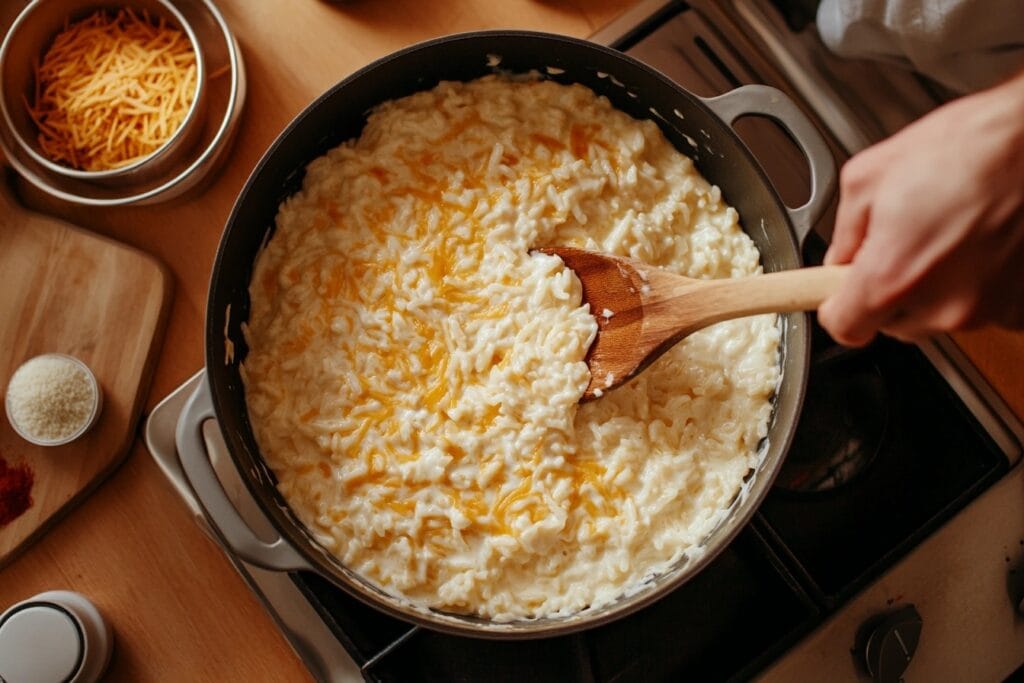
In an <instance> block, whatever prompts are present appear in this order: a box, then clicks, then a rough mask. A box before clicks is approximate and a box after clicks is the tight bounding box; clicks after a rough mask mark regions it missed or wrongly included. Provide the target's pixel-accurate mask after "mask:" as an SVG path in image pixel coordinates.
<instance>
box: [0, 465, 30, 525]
mask: <svg viewBox="0 0 1024 683" xmlns="http://www.w3.org/2000/svg"><path fill="white" fill-rule="evenodd" d="M30 507H32V470H31V469H30V468H29V466H28V465H19V466H18V467H9V466H8V465H7V461H6V460H4V458H3V456H2V455H0V527H3V526H6V525H7V524H9V523H10V522H13V521H14V520H15V519H17V518H18V517H20V516H21V514H22V513H23V512H25V510H28V509H29V508H30Z"/></svg>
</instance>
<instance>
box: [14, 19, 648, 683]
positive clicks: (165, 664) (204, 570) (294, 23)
mask: <svg viewBox="0 0 1024 683" xmlns="http://www.w3.org/2000/svg"><path fill="white" fill-rule="evenodd" d="M24 4H25V2H24V0H14V1H11V2H3V3H0V27H2V28H3V30H4V31H6V27H7V26H8V25H9V24H10V22H11V21H12V20H13V17H14V16H15V15H16V13H17V12H18V11H19V10H20V9H21V7H22V6H24ZM631 4H632V0H590V1H588V2H570V1H568V0H566V1H562V0H507V1H506V2H501V3H496V2H489V1H487V0H452V1H441V0H390V1H387V2H382V1H380V0H350V1H349V2H338V3H329V2H324V1H322V0H288V1H287V2H278V1H274V0H256V1H253V0H217V6H218V7H219V8H220V9H221V10H222V12H223V13H224V15H225V17H226V19H227V21H228V23H229V24H230V26H231V28H232V30H233V31H234V32H235V34H236V36H237V38H238V40H239V43H240V44H241V47H242V52H243V56H244V58H245V63H246V68H247V72H248V77H249V93H248V99H247V102H246V108H245V112H244V114H243V116H242V120H241V125H240V129H239V132H238V136H237V138H236V140H235V143H234V146H233V147H232V149H231V151H230V153H229V155H228V158H227V160H226V162H225V163H224V165H223V167H222V169H221V170H220V172H219V173H218V174H217V175H215V176H212V177H210V178H209V179H208V180H207V181H204V183H203V184H202V187H201V188H200V189H199V190H197V191H196V192H193V193H192V194H190V195H188V196H186V197H184V198H182V199H181V200H179V201H175V202H173V203H172V204H160V205H155V206H149V207H126V208H119V209H103V210H97V209H93V208H88V207H79V206H72V205H68V204H63V203H60V202H56V201H55V200H51V199H50V198H48V197H46V196H45V195H43V194H42V193H40V192H38V191H37V190H35V189H34V188H31V187H30V186H27V185H26V184H25V183H20V184H19V185H18V190H19V194H20V199H21V202H22V203H23V204H25V205H28V206H29V207H31V208H34V209H37V210H42V211H45V212H47V213H49V214H51V215H54V216H58V217H61V218H64V219H66V220H70V221H71V222H73V223H75V224H77V225H81V226H84V227H86V228H88V229H89V230H91V231H94V232H96V233H98V234H101V235H104V236H107V237H110V238H112V239H115V240H118V241H121V242H123V243H126V244H129V245H132V246H135V247H138V248H140V249H142V250H144V251H146V252H148V253H150V254H152V255H154V256H156V257H157V258H158V259H159V260H160V261H162V262H163V263H164V264H165V265H166V266H168V268H169V269H170V271H171V272H172V274H173V276H174V287H175V291H174V300H173V302H172V306H171V312H170V318H169V321H168V324H167V328H166V332H165V335H164V341H163V346H162V350H161V352H160V357H159V359H158V362H157V365H156V369H155V373H154V376H153V381H152V385H151V388H150V391H149V394H148V397H147V398H146V400H145V406H146V408H147V409H149V408H152V407H153V406H154V405H155V404H156V403H158V402H159V401H160V399H162V398H163V397H164V396H166V395H167V394H168V393H170V392H171V391H173V390H174V388H175V387H177V386H178V385H180V384H181V383H182V382H184V381H185V380H186V379H188V378H189V377H190V376H191V375H192V374H193V373H194V372H195V371H196V370H198V369H199V368H200V367H201V366H202V363H203V337H202V332H203V320H204V314H205V300H206V293H207V286H208V284H209V277H210V269H211V267H212V264H213V258H214V254H215V252H216V249H217V243H218V241H219V239H220V234H221V230H222V229H223V226H224V222H225V220H226V219H227V216H228V213H229V212H230V210H231V206H232V204H233V202H234V199H235V197H236V195H237V194H238V192H239V190H240V189H241V187H242V184H243V183H244V182H245V179H246V177H247V176H248V175H249V173H250V172H251V171H252V169H253V167H254V165H255V163H256V161H257V160H258V159H259V157H260V156H261V155H262V154H263V152H264V151H265V150H266V149H267V147H268V146H269V145H270V143H271V142H272V141H273V139H274V138H275V137H276V136H277V134H278V133H280V132H281V130H282V129H283V128H284V127H285V125H287V123H288V122H289V121H290V120H291V118H292V117H293V116H295V114H297V113H298V112H299V111H300V110H301V109H302V108H303V107H304V106H306V105H307V104H308V103H309V102H311V101H312V100H313V99H314V98H315V97H316V96H317V95H318V94H319V93H320V92H322V91H323V90H325V89H327V88H328V87H329V86H331V85H333V84H334V83H336V82H337V81H339V80H341V79H342V78H344V77H345V76H347V75H348V74H350V73H352V72H353V71H355V70H356V69H358V68H360V67H362V66H364V65H366V64H367V63H369V62H370V61H373V60H374V59H377V58H378V57H382V56H384V55H386V54H388V53H389V52H393V51H394V50H396V49H398V48H401V47H404V46H406V45H408V44H410V43H414V42H418V41H420V40H426V39H428V38H434V37H437V36H441V35H444V34H447V33H454V32H459V31H469V30H479V29H488V28H524V29H534V30H546V31H552V32H555V33H564V34H568V35H575V36H586V35H589V34H590V33H592V32H594V31H595V30H597V29H598V28H600V27H601V26H603V25H604V24H606V23H607V22H608V21H610V20H612V19H613V18H615V16H617V15H618V14H619V13H621V12H622V11H623V10H625V9H626V8H628V7H629V6H630V5H631ZM102 343H105V344H107V343H109V344H117V343H118V341H117V334H116V331H112V332H110V334H109V335H108V336H106V337H105V339H103V340H102ZM61 588H62V589H70V590H76V591H79V592H81V593H83V594H85V595H86V596H88V597H89V598H90V599H92V600H93V601H94V602H95V603H96V605H97V606H98V607H99V608H100V609H101V610H102V611H103V613H104V614H105V615H106V616H107V617H108V619H109V620H110V622H111V624H112V625H113V628H114V631H115V652H114V658H113V660H112V662H111V668H110V670H109V674H108V676H107V679H106V680H108V681H113V682H119V681H132V682H146V681H168V680H181V681H190V682H191V681H308V680H310V676H309V674H308V672H307V671H306V669H305V667H303V665H302V663H301V662H300V661H299V659H298V658H297V657H296V656H295V654H294V653H293V652H292V650H291V649H290V648H289V646H288V644H287V642H286V641H285V639H284V637H283V636H282V635H281V634H280V633H279V632H278V631H277V629H276V627H275V625H274V622H273V621H272V620H271V618H270V617H269V616H268V615H267V614H266V613H265V612H264V611H263V609H262V607H261V606H260V604H259V602H258V601H257V599H256V598H255V596H254V595H253V594H252V593H251V592H250V590H249V589H248V587H247V586H246V585H245V584H244V583H243V581H242V579H241V578H239V577H238V575H237V574H236V573H235V572H234V570H233V569H232V568H231V565H230V564H229V563H228V562H227V560H226V559H225V558H224V557H223V556H222V554H221V553H220V551H219V550H218V549H217V548H216V547H215V546H214V545H213V544H212V543H211V542H210V541H209V540H208V539H207V538H206V537H205V536H204V535H203V534H202V532H201V531H199V529H198V528H197V527H196V526H195V524H194V523H193V521H192V520H191V518H190V517H189V515H188V513H187V511H186V508H185V506H184V504H182V503H181V501H180V500H179V499H178V498H177V496H176V494H175V493H174V492H173V491H172V489H171V488H170V485H169V484H168V483H167V482H166V481H165V480H164V479H163V475H162V474H161V473H160V471H159V469H158V468H157V466H156V464H155V463H154V462H153V461H152V458H150V456H149V453H148V452H147V451H146V448H145V445H144V444H143V443H142V442H141V440H138V439H136V441H135V444H134V446H133V448H132V451H131V455H130V456H129V457H128V458H127V459H126V460H125V462H124V464H123V465H122V466H121V467H119V468H118V469H117V471H116V472H115V473H114V475H113V476H112V477H110V478H109V479H108V480H107V481H106V483H104V484H103V485H102V486H101V487H99V488H98V489H97V490H96V491H95V492H94V493H93V494H91V495H90V496H89V497H88V498H86V499H85V500H84V502H82V504H81V505H79V506H77V507H75V508H74V510H73V511H72V514H69V515H67V516H66V517H65V518H64V519H62V520H61V521H60V523H58V524H56V525H54V527H53V528H52V529H51V530H50V531H49V532H47V534H46V535H45V536H44V537H43V538H42V539H41V540H40V541H39V542H37V543H35V544H33V545H32V546H31V547H30V548H29V549H28V550H27V551H26V552H24V553H22V554H21V555H20V556H19V558H18V559H17V560H16V561H14V562H13V563H12V564H10V565H8V566H7V567H6V568H4V569H2V570H0V608H3V607H6V606H7V605H10V604H12V603H14V602H16V601H18V600H22V599H24V598H27V597H30V596H32V595H34V594H35V593H38V592H40V591H43V590H50V589H61Z"/></svg>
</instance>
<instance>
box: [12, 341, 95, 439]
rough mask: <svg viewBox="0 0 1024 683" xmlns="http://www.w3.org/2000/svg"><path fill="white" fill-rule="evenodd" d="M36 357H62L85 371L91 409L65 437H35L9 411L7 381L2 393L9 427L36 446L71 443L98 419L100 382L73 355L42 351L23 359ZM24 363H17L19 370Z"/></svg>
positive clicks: (30, 359)
mask: <svg viewBox="0 0 1024 683" xmlns="http://www.w3.org/2000/svg"><path fill="white" fill-rule="evenodd" d="M36 358H63V359H65V360H69V361H71V362H72V363H74V364H75V365H77V366H78V367H80V368H81V369H82V370H83V371H85V376H86V378H87V379H88V380H89V384H90V385H91V386H92V391H93V396H94V398H95V400H94V401H93V405H92V411H91V412H90V413H89V417H88V418H87V419H86V420H85V422H84V423H82V426H81V427H79V428H78V429H76V430H75V431H74V432H72V433H71V434H69V435H68V436H66V437H63V438H61V439H52V440H46V439H39V438H36V437H34V436H32V435H30V434H27V433H26V432H24V431H23V430H22V428H21V427H20V426H19V425H18V423H17V422H16V421H15V419H14V415H13V414H12V411H11V396H10V382H8V390H7V391H6V392H5V395H4V411H5V412H6V413H7V421H8V422H9V423H10V424H11V428H13V429H14V431H15V432H16V433H17V434H18V436H20V437H21V438H23V439H25V441H28V442H29V443H33V444H35V445H37V446H63V445H64V444H67V443H71V442H72V441H74V440H75V439H77V438H79V437H81V436H82V435H83V434H85V433H86V432H88V431H89V430H90V429H92V426H93V425H94V424H96V420H98V419H99V417H100V412H101V411H102V409H103V390H102V389H100V383H99V381H97V379H96V375H95V374H94V373H93V371H92V369H91V368H90V367H89V366H88V365H86V364H85V363H83V362H82V361H80V360H78V359H77V358H75V357H74V356H69V355H67V354H64V353H44V354H41V355H39V356H33V357H32V358H29V359H28V360H26V361H25V363H28V362H30V361H33V360H35V359H36ZM25 363H22V364H21V365H19V366H18V369H19V370H20V369H21V367H22V366H24V365H25ZM14 372H15V373H17V372H18V370H15V371H14ZM11 377H14V375H13V374H12V375H11Z"/></svg>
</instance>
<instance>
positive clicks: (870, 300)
mask: <svg viewBox="0 0 1024 683" xmlns="http://www.w3.org/2000/svg"><path fill="white" fill-rule="evenodd" d="M825 263H826V264H835V263H851V264H852V265H851V267H850V272H849V274H848V275H847V277H846V279H845V282H844V284H843V287H842V289H840V291H839V292H838V293H836V294H835V295H834V296H832V297H831V298H829V299H828V300H827V301H825V303H823V304H822V306H821V308H819V310H818V320H819V322H820V323H821V325H822V326H823V327H824V328H825V330H826V331H828V332H829V334H831V335H832V337H833V338H834V339H835V340H836V341H838V342H840V343H842V344H846V345H849V346H862V345H864V344H867V343H868V342H870V341H871V339H872V338H873V337H874V336H875V334H876V333H877V332H878V331H882V332H885V333H886V334H889V335H891V336H894V337H897V338H900V339H904V340H907V341H912V340H916V339H920V338H922V337H925V336H927V335H929V334H934V333H937V332H948V331H952V330H956V329H960V328H965V327H970V326H974V325H978V324H982V323H986V322H994V323H998V324H1002V325H1006V326H1009V327H1024V73H1022V74H1020V75H1019V76H1017V77H1016V78H1014V79H1012V80H1011V81H1009V82H1007V83H1004V84H1002V85H1000V86H997V87H995V88H992V89H991V90H987V91H984V92H981V93H978V94H975V95H971V96H968V97H964V98H961V99H959V100H956V101H954V102H951V103H949V104H947V105H945V106H943V107H940V108H939V109H937V110H935V111H934V112H932V113H930V114H929V115H927V116H925V117H924V118H922V119H921V120H919V121H917V122H915V123H913V124H911V125H910V126H907V127H906V128H905V129H904V130H902V131H900V132H899V133H897V134H896V135H893V136H892V137H891V138H889V139H887V140H884V141H882V142H880V143H879V144H877V145H875V146H873V147H870V148H868V149H866V150H864V151H863V152H861V153H860V154H857V155H856V156H854V157H853V158H851V159H850V160H849V161H848V162H847V163H846V165H845V166H844V167H843V169H842V172H841V173H840V199H839V210H838V212H837V214H836V225H835V232H834V234H833V238H832V246H831V247H830V248H829V250H828V252H827V254H826V255H825Z"/></svg>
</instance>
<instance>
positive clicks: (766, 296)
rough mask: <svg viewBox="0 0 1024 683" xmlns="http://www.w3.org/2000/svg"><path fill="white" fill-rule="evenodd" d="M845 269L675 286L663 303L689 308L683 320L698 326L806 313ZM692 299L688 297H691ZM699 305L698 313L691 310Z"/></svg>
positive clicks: (825, 268) (840, 278)
mask: <svg viewBox="0 0 1024 683" xmlns="http://www.w3.org/2000/svg"><path fill="white" fill-rule="evenodd" d="M848 269H849V266H846V265H842V266H817V267H812V268H797V269H794V270H784V271H779V272H775V273H767V274H765V275H754V276H751V277H741V278H729V279H722V280H701V281H700V283H699V285H697V284H695V283H693V281H692V280H691V281H688V282H686V283H679V284H677V285H676V286H674V287H673V288H672V291H671V293H668V292H667V294H668V296H666V297H665V300H664V301H663V303H664V304H667V305H670V306H672V307H680V308H679V309H678V310H680V312H682V310H683V307H685V308H689V309H690V310H689V313H688V314H685V315H686V317H689V318H695V319H697V320H699V325H698V327H703V326H705V325H711V324H713V323H716V322H720V321H722V320H730V319H732V318H742V317H745V316H748V315H757V314H759V313H790V312H793V311H810V310H814V309H816V308H817V307H818V306H820V305H821V303H822V302H823V301H825V299H827V298H829V297H830V296H832V295H833V294H835V293H836V292H837V291H838V290H839V287H840V286H841V285H842V282H843V278H844V277H845V276H846V273H847V271H848ZM691 297H692V298H691ZM694 306H699V307H700V310H699V311H695V310H693V307H694Z"/></svg>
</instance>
